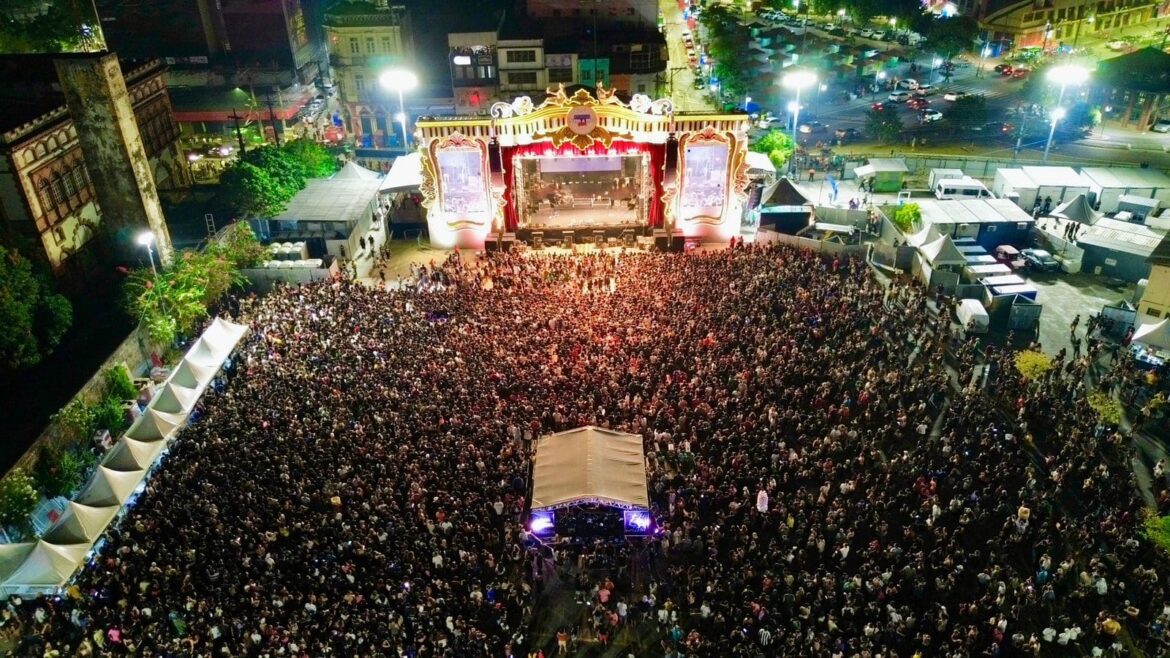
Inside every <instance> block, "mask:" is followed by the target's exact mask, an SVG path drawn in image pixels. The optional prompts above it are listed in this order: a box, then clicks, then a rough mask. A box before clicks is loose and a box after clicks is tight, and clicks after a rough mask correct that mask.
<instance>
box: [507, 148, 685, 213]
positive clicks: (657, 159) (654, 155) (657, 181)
mask: <svg viewBox="0 0 1170 658" xmlns="http://www.w3.org/2000/svg"><path fill="white" fill-rule="evenodd" d="M500 151H501V154H502V158H501V159H502V160H503V164H504V170H503V173H504V200H505V206H504V225H505V226H506V227H507V230H509V231H515V230H516V226H517V223H518V219H517V213H516V203H515V200H514V199H513V198H512V196H513V193H514V192H515V190H513V189H512V184H513V182H514V178H513V158H516V157H521V156H542V157H566V158H571V157H573V156H577V155H606V154H608V153H609V152H610V151H613V155H634V154H638V153H647V154H649V155H650V178H651V181H652V182H653V185H654V190H653V194H652V195H651V199H650V209H649V220H650V226H652V227H655V228H658V227H660V226H662V223H663V216H662V178H663V171H662V165H663V163H664V162H665V161H666V145H665V144H645V143H638V142H614V143H613V145H612V146H611V147H610V148H608V149H607V148H605V147H604V146H602V144H601V143H600V142H594V143H593V145H592V146H590V147H589V148H587V149H585V150H584V151H581V150H579V149H577V147H575V146H573V145H572V144H562V145H561V147H560V148H559V149H556V148H553V145H552V144H551V143H549V142H537V143H535V144H524V145H521V146H506V147H502V148H501V149H500Z"/></svg>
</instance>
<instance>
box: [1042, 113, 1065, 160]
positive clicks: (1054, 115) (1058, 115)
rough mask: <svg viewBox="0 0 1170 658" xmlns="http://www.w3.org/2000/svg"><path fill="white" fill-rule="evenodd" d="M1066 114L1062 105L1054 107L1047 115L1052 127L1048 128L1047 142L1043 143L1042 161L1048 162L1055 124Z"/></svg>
mask: <svg viewBox="0 0 1170 658" xmlns="http://www.w3.org/2000/svg"><path fill="white" fill-rule="evenodd" d="M1066 114H1068V113H1067V112H1065V109H1064V108H1063V107H1057V108H1054V109H1053V110H1052V112H1051V114H1050V115H1049V117H1050V119H1051V121H1052V127H1051V128H1049V129H1048V143H1047V144H1045V145H1044V162H1048V150H1049V149H1051V148H1052V138H1053V136H1055V135H1056V124H1057V123H1059V122H1060V120H1061V119H1063V118H1064V117H1065V115H1066Z"/></svg>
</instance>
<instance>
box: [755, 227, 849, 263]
mask: <svg viewBox="0 0 1170 658" xmlns="http://www.w3.org/2000/svg"><path fill="white" fill-rule="evenodd" d="M757 241H758V242H765V243H772V242H779V243H780V244H786V245H791V246H793V247H799V248H801V249H808V250H809V251H815V252H817V253H820V254H826V255H832V256H841V255H844V256H850V257H853V256H857V257H864V256H865V254H866V252H867V251H868V249H869V247H868V245H864V244H841V243H840V242H822V241H821V240H813V239H810V238H798V237H796V236H795V235H787V234H784V233H774V232H772V231H761V232H760V233H759V237H758V238H757Z"/></svg>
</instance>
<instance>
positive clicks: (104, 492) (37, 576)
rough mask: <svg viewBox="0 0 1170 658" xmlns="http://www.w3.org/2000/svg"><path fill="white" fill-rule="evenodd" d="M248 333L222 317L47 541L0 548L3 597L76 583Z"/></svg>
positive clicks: (69, 507) (51, 529)
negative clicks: (80, 569)
mask: <svg viewBox="0 0 1170 658" xmlns="http://www.w3.org/2000/svg"><path fill="white" fill-rule="evenodd" d="M247 332H248V327H247V326H245V325H240V324H234V323H231V322H227V321H226V320H222V319H220V318H216V319H215V320H214V321H213V322H212V323H211V325H210V326H208V328H207V330H206V331H204V332H203V335H202V336H200V337H199V339H198V340H196V341H195V344H194V345H192V346H191V349H189V350H188V351H187V354H186V355H185V356H184V357H183V360H182V361H181V362H180V363H179V366H178V367H177V368H175V370H174V372H172V373H171V376H170V377H168V378H167V381H166V382H164V383H163V385H162V386H161V388H160V389H159V390H158V391H157V392H156V393H155V396H154V397H153V398H152V399H151V401H150V404H149V405H147V407H146V410H145V411H144V412H143V414H142V415H141V416H139V417H138V419H137V420H135V421H134V424H132V425H131V426H130V429H128V430H126V433H125V434H123V435H122V437H121V438H120V439H118V443H116V444H115V445H114V447H113V448H111V449H110V450H109V451H108V452H107V453H106V454H105V456H104V457H103V458H102V461H101V464H100V465H99V466H98V467H97V468H96V469H95V470H94V473H93V475H92V476H91V477H90V479H89V482H87V483H86V484H85V486H84V487H82V489H81V491H80V492H79V493H78V494H77V496H76V497H75V498H74V499H73V500H72V501H70V502H69V504H68V505H67V506H66V508H65V511H64V513H63V514H61V516H60V518H58V519H57V521H56V522H55V523H53V525H52V526H50V527H49V529H48V530H47V531H46V532H45V534H44V536H43V537H41V539H39V540H38V541H35V542H25V543H19V544H0V594H3V595H5V596H7V595H11V594H29V593H37V592H51V591H53V590H54V589H56V588H59V587H61V586H62V585H64V584H65V583H66V582H68V580H69V579H70V578H72V577H73V574H74V572H76V571H77V568H78V567H79V566H80V565H81V564H82V563H83V562H85V560H86V557H87V556H88V555H89V552H90V550H91V549H92V548H93V545H94V543H96V542H97V540H98V539H99V538H100V537H101V536H102V533H104V532H105V531H106V528H107V527H108V526H109V525H110V523H111V522H112V521H113V520H114V519H115V518H117V517H118V515H119V514H120V513H121V512H122V509H123V506H124V505H125V504H126V501H127V500H129V499H130V497H131V496H132V495H134V492H135V491H136V490H137V489H138V488H139V487H140V486H142V484H143V481H144V480H145V479H146V476H147V473H148V472H149V471H150V469H151V467H153V466H154V463H155V461H156V460H157V459H158V457H159V455H161V454H162V453H163V451H165V450H166V448H167V444H168V442H169V441H170V440H171V439H172V438H173V437H174V436H175V434H177V433H178V431H179V430H180V429H182V428H183V426H184V425H185V424H186V422H187V417H188V416H189V415H190V413H191V411H192V409H194V408H195V403H196V402H198V401H199V396H200V395H202V394H203V391H204V390H206V389H207V387H208V386H209V385H210V384H211V381H212V380H213V379H214V378H215V375H216V373H218V372H219V368H220V366H221V365H223V362H224V361H226V360H227V358H228V356H229V355H230V354H231V353H232V350H234V349H235V348H236V345H237V344H238V343H239V342H240V340H241V339H242V338H243V337H244V335H245V334H246V333H247Z"/></svg>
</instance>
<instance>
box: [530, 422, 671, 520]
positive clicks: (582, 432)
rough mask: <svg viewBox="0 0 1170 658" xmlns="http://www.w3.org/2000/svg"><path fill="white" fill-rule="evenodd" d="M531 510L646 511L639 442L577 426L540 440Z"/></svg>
mask: <svg viewBox="0 0 1170 658" xmlns="http://www.w3.org/2000/svg"><path fill="white" fill-rule="evenodd" d="M532 478H533V482H532V508H533V509H547V508H556V507H566V506H569V505H573V504H577V503H597V504H602V505H612V506H615V507H622V508H646V507H648V506H649V498H648V496H647V493H646V465H645V459H644V457H643V456H642V437H641V436H639V435H637V434H625V433H623V432H614V431H611V430H606V429H601V428H599V427H592V426H589V427H579V428H577V429H573V430H568V431H565V432H557V433H556V434H549V435H548V436H542V437H540V440H539V441H537V443H536V458H535V459H534V460H533V472H532Z"/></svg>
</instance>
